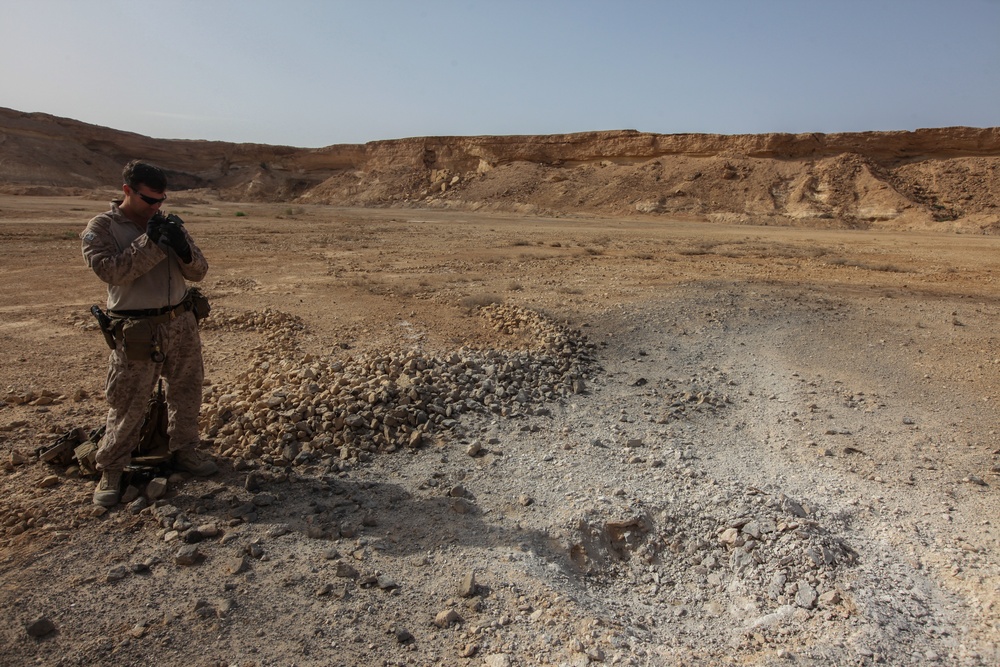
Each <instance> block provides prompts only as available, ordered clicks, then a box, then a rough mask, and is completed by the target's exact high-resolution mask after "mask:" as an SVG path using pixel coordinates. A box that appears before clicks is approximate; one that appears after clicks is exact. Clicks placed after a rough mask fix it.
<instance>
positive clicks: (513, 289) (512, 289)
mask: <svg viewBox="0 0 1000 667" xmlns="http://www.w3.org/2000/svg"><path fill="white" fill-rule="evenodd" d="M523 289H524V286H523V285H521V283H519V282H516V281H515V282H512V283H511V284H509V285H507V290H508V291H510V292H520V291H521V290H523Z"/></svg>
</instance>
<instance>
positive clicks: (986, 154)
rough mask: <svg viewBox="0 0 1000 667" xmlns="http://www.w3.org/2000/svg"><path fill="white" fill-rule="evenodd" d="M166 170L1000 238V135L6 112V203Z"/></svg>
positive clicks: (583, 210)
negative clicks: (132, 171)
mask: <svg viewBox="0 0 1000 667" xmlns="http://www.w3.org/2000/svg"><path fill="white" fill-rule="evenodd" d="M133 157H142V158H144V159H148V160H150V161H152V162H155V163H157V164H160V165H162V166H164V168H165V169H167V170H168V171H169V173H170V178H171V186H172V188H173V189H175V190H207V191H211V192H212V193H213V194H214V195H216V196H219V197H222V198H226V199H233V200H254V201H288V202H302V203H325V204H332V205H343V206H433V207H448V208H457V209H469V210H483V209H485V210H495V211H512V212H522V213H536V214H542V215H555V214H562V213H577V214H600V215H636V214H652V215H667V216H670V215H672V216H693V217H696V218H699V219H704V220H724V221H734V222H747V223H758V224H806V225H819V226H851V227H871V226H884V227H892V228H930V229H939V230H972V231H987V232H989V231H993V230H995V229H997V228H1000V128H985V129H978V128H968V127H952V128H934V129H921V130H916V131H912V132H911V131H895V132H861V133H839V134H817V133H811V134H759V135H718V134H670V135H663V134H652V133H645V132H637V131H634V130H620V131H605V132H582V133H576V134H563V135H545V136H499V137H496V136H483V137H416V138H408V139H395V140H386V141H374V142H370V143H367V144H363V145H357V144H345V145H332V146H327V147H324V148H317V149H309V148H294V147H288V146H268V145H263V144H233V143H226V142H218V141H192V140H175V139H154V138H150V137H145V136H142V135H138V134H134V133H128V132H120V131H117V130H112V129H108V128H104V127H99V126H95V125H89V124H86V123H81V122H78V121H74V120H70V119H65V118H57V117H54V116H49V115H46V114H37V113H21V112H18V111H13V110H10V109H0V187H2V188H3V189H4V191H6V192H12V193H18V192H52V191H54V189H58V188H77V189H85V190H91V189H101V190H106V189H108V188H110V187H113V184H115V183H116V182H117V180H118V178H119V173H120V169H121V165H122V164H123V163H124V162H126V161H128V160H129V159H132V158H133Z"/></svg>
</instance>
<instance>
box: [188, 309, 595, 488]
mask: <svg viewBox="0 0 1000 667" xmlns="http://www.w3.org/2000/svg"><path fill="white" fill-rule="evenodd" d="M480 313H481V315H482V316H483V317H484V319H485V320H486V323H487V326H489V327H491V328H493V329H494V330H496V331H498V332H501V333H504V334H506V335H509V336H518V337H520V339H521V340H522V341H523V348H524V349H522V350H521V351H519V352H499V351H496V350H488V351H476V350H471V349H468V348H463V349H462V350H460V351H458V352H454V353H451V354H446V355H442V356H438V355H429V354H426V353H424V352H422V351H420V350H411V351H409V352H392V351H389V352H384V353H378V352H373V353H368V354H365V355H362V356H360V357H358V358H355V359H347V360H339V359H334V358H327V357H324V358H315V357H312V356H310V355H301V354H298V353H296V352H295V336H294V333H295V332H297V331H299V330H300V329H301V327H299V326H298V322H297V320H295V319H294V318H285V319H281V318H280V317H279V314H278V313H276V312H273V311H268V312H265V313H260V314H253V313H251V314H248V315H246V316H244V317H243V318H237V317H234V318H230V319H227V320H224V323H223V324H220V325H218V326H248V327H256V326H262V327H266V329H265V330H267V331H274V330H278V331H281V332H285V333H284V335H283V336H282V337H281V338H280V340H273V341H272V343H276V344H277V345H272V346H271V347H268V348H267V349H265V350H257V351H256V352H254V353H253V354H252V355H251V359H250V362H249V366H250V369H249V370H248V371H247V372H246V373H244V374H243V375H242V376H241V377H240V378H239V379H238V380H237V381H236V382H235V383H233V384H232V385H229V386H224V387H223V386H217V387H212V388H211V391H209V392H207V396H206V405H205V407H204V408H203V410H202V428H203V430H204V431H205V432H206V433H207V434H208V435H209V436H210V437H212V438H214V440H215V443H216V446H217V448H218V449H219V451H220V452H221V453H222V454H223V455H225V456H228V457H232V458H236V459H243V460H255V459H260V460H261V461H263V462H265V463H269V464H274V465H289V464H290V465H304V464H309V463H316V462H325V463H326V465H327V466H330V467H335V468H337V469H339V466H340V465H341V462H342V461H363V460H367V458H368V457H369V456H370V455H371V454H373V453H376V452H392V451H396V450H399V449H413V448H416V447H420V446H422V445H423V444H424V443H425V442H426V441H427V440H428V439H429V438H431V437H432V436H433V435H434V434H435V433H437V432H439V431H446V430H448V429H450V428H453V427H454V426H455V424H456V419H457V418H458V417H459V415H461V414H462V413H464V412H468V411H476V412H487V413H495V414H498V415H503V416H511V415H515V414H520V413H527V414H531V413H532V412H533V411H534V410H535V408H534V407H533V406H536V405H540V404H544V403H545V402H547V401H553V400H556V399H561V398H565V397H568V396H571V395H573V394H574V393H577V392H579V391H582V389H583V387H584V384H583V380H584V379H585V378H586V376H587V375H588V374H589V373H590V372H591V366H592V363H593V357H592V348H593V346H592V345H590V344H589V343H587V342H586V341H585V340H584V339H583V338H582V337H580V335H579V334H578V333H576V332H574V331H571V330H569V329H567V328H565V327H563V326H561V325H559V324H557V323H555V322H553V321H551V320H550V319H548V318H546V317H544V316H542V315H541V314H539V313H537V312H534V311H531V310H528V309H525V308H520V307H517V306H511V305H499V304H491V305H487V306H483V307H482V308H480ZM257 323H259V324H257ZM539 409H542V410H544V408H539ZM476 453H478V450H476ZM248 483H249V480H248ZM254 484H256V482H254Z"/></svg>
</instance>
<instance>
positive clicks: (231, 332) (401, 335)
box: [0, 193, 1000, 667]
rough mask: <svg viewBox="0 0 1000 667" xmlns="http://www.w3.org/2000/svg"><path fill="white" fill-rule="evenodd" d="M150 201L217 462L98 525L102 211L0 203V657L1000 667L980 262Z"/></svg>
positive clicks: (85, 204)
mask: <svg viewBox="0 0 1000 667" xmlns="http://www.w3.org/2000/svg"><path fill="white" fill-rule="evenodd" d="M169 204H170V206H167V207H165V210H167V211H169V212H174V213H177V214H179V215H180V216H181V217H182V218H184V220H185V221H186V223H187V226H188V229H189V230H190V231H191V233H192V235H193V236H194V238H195V240H196V242H197V243H198V244H199V246H200V247H201V248H202V249H203V251H204V252H205V254H206V256H207V257H208V260H209V263H210V267H211V268H210V272H209V275H208V277H207V278H206V280H205V281H204V282H203V283H202V288H203V289H204V291H205V292H206V294H207V295H208V296H209V298H210V299H211V301H212V304H213V311H212V315H211V316H210V317H209V318H208V319H207V320H205V322H204V323H203V330H202V337H203V343H204V346H205V364H206V375H207V383H206V387H205V391H206V397H205V405H204V411H203V419H202V426H203V433H204V437H205V440H204V447H205V449H206V450H207V451H209V452H211V453H212V454H213V455H215V456H216V457H217V460H218V462H219V464H220V468H221V471H220V473H219V474H217V475H215V476H213V477H210V478H207V479H194V478H190V477H186V476H184V475H182V474H178V473H175V472H173V471H171V470H170V469H169V468H167V469H163V470H155V471H149V472H145V471H138V472H136V473H135V474H134V475H133V476H132V478H131V485H132V489H131V490H130V492H129V496H128V500H127V502H123V503H120V504H119V505H117V506H116V507H113V508H111V509H110V510H104V509H103V508H99V507H96V506H95V505H93V504H92V503H91V494H92V492H93V489H94V484H95V479H94V478H93V477H88V476H86V475H81V474H80V472H79V470H77V469H75V468H74V467H73V466H69V467H67V466H63V465H52V464H48V463H45V462H42V461H40V460H39V458H38V455H37V453H36V452H37V450H38V449H39V448H41V447H44V446H47V445H51V444H52V443H53V442H55V441H56V439H57V438H58V437H59V436H60V435H62V434H64V433H67V432H69V431H72V430H73V429H76V428H83V429H85V430H88V431H89V430H90V429H93V428H94V427H96V426H98V425H100V423H101V422H102V419H103V416H104V414H105V410H106V408H105V405H104V402H103V396H102V388H103V382H104V375H105V371H106V361H107V353H108V351H107V348H106V347H105V344H104V341H103V339H102V338H101V335H100V333H99V332H98V331H97V328H96V324H95V322H94V320H93V319H92V318H91V316H90V313H89V308H90V306H91V305H92V304H103V302H104V287H103V286H102V285H101V284H100V282H99V281H98V279H97V278H96V276H94V275H93V274H92V273H91V272H90V270H89V269H88V268H87V267H86V266H85V265H84V262H83V259H82V256H81V253H80V244H79V240H78V234H79V233H80V231H82V229H83V227H84V225H85V224H86V222H87V220H88V219H89V218H90V217H92V216H93V215H95V214H97V213H99V212H102V211H104V210H106V208H107V201H106V199H102V198H101V197H97V196H94V197H33V196H2V197H0V251H2V253H3V260H2V261H0V278H2V280H3V283H4V284H5V285H6V286H7V288H6V289H5V290H4V293H3V296H2V297H0V312H2V314H3V316H2V318H0V359H2V362H0V455H2V463H3V466H2V468H0V471H2V475H3V477H2V483H3V488H4V490H5V493H4V494H3V496H2V499H0V610H2V611H0V638H2V640H0V641H2V644H3V646H4V647H5V650H4V651H3V652H2V653H0V664H3V665H28V664H32V665H34V664H40V665H148V664H159V665H240V666H243V665H247V666H250V665H432V664H441V665H476V666H478V665H487V666H492V667H498V666H502V665H585V664H590V663H594V664H609V665H719V664H732V665H774V664H788V665H817V666H818V665H874V664H882V665H924V664H942V665H995V664H1000V630H998V627H997V623H998V620H1000V519H998V512H997V510H998V508H1000V499H998V492H997V488H998V485H1000V442H998V438H997V424H996V421H997V420H996V417H997V401H998V398H1000V386H998V381H997V370H998V365H1000V347H998V335H1000V334H998V333H997V331H998V325H1000V299H998V285H997V283H996V282H995V280H996V279H997V278H998V277H1000V273H998V272H1000V252H998V251H1000V238H998V237H996V236H983V235H971V234H956V233H933V232H922V231H872V230H844V229H841V230H837V229H808V228H802V227H796V228H793V227H782V226H754V225H750V224H723V223H718V222H714V223H713V222H704V221H693V220H687V221H685V220H683V219H677V220H674V219H669V218H666V217H664V216H662V215H661V216H658V217H653V216H641V215H634V216H630V217H617V218H602V217H597V216H582V215H579V216H562V217H556V216H551V217H532V216H528V215H516V214H501V213H493V214H488V213H483V212H478V213H477V212H467V211H448V210H420V209H347V208H335V207H330V206H323V205H298V204H292V205H289V204H264V203H233V202H220V201H215V200H213V199H212V198H211V197H210V196H208V195H205V194H202V195H197V196H195V195H185V194H184V193H176V195H172V197H171V199H170V201H169ZM154 482H155V483H154Z"/></svg>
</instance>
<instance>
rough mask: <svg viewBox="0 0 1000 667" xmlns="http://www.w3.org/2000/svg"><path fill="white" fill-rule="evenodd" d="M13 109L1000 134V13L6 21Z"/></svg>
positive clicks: (363, 126)
mask: <svg viewBox="0 0 1000 667" xmlns="http://www.w3.org/2000/svg"><path fill="white" fill-rule="evenodd" d="M0 106H5V107H9V108H13V109H17V110H19V111H42V112H45V113H50V114H54V115H57V116H67V117H70V118H75V119H78V120H82V121H85V122H88V123H95V124H98V125H104V126H107V127H112V128H115V129H120V130H127V131H131V132H138V133H140V134H144V135H149V136H153V137H162V138H179V139H217V140H223V141H233V142H257V143H266V144H284V145H292V146H303V147H320V146H327V145H330V144H337V143H363V142H366V141H373V140H378V139H393V138H399V137H412V136H436V135H464V136H467V135H488V134H553V133H562V132H582V131H587V130H611V129H636V130H641V131H646V132H660V133H675V132H717V133H723V134H736V133H758V132H841V131H864V130H906V129H916V128H919V127H942V126H950V125H969V126H974V127H992V126H998V125H1000V0H947V1H946V0H891V1H890V0H825V1H819V0H816V1H813V0H756V1H755V0H730V1H724V0H689V1H686V2H680V1H676V2H674V1H670V0H662V1H660V2H655V1H652V0H646V1H641V0H615V1H611V0H608V1H604V2H598V1H596V0H576V1H571V0H534V1H529V0H481V1H480V0H477V1H473V0H465V1H460V0H414V1H401V0H353V1H348V0H327V1H325V2H324V1H321V0H160V1H158V2H134V1H126V0H0Z"/></svg>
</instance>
